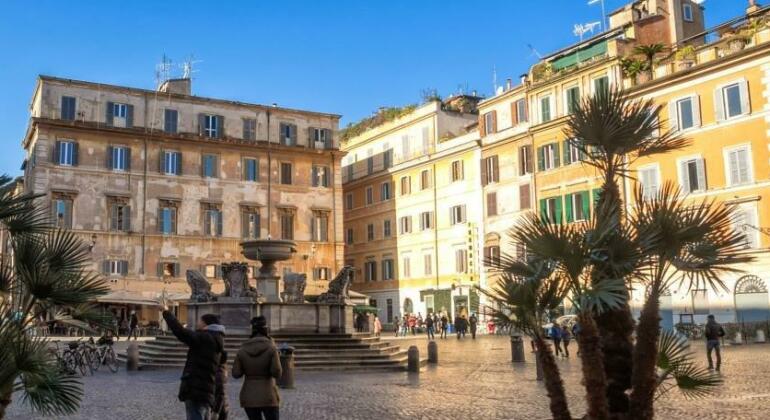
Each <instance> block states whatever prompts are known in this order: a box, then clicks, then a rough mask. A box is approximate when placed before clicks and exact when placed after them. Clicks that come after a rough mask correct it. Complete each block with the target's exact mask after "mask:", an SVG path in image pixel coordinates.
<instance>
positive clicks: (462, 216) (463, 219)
mask: <svg viewBox="0 0 770 420" xmlns="http://www.w3.org/2000/svg"><path fill="white" fill-rule="evenodd" d="M466 220H468V219H466V217H465V205H464V204H463V205H462V206H460V221H461V222H462V223H465V221H466Z"/></svg>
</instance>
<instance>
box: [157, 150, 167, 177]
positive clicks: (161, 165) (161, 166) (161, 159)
mask: <svg viewBox="0 0 770 420" xmlns="http://www.w3.org/2000/svg"><path fill="white" fill-rule="evenodd" d="M165 163H166V151H165V150H163V149H160V153H159V154H158V172H160V173H161V174H164V173H166V165H165Z"/></svg>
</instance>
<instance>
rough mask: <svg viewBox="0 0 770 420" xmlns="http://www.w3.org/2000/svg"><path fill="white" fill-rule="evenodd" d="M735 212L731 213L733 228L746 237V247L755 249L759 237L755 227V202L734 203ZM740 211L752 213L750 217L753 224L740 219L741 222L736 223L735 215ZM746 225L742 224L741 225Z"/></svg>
mask: <svg viewBox="0 0 770 420" xmlns="http://www.w3.org/2000/svg"><path fill="white" fill-rule="evenodd" d="M734 211H735V213H734V214H733V219H734V220H733V222H732V224H733V230H736V231H738V232H740V233H743V234H744V236H745V237H746V249H757V248H759V247H760V245H761V242H760V237H759V231H758V230H757V229H756V228H757V224H758V223H759V214H758V212H757V202H756V201H752V202H748V203H740V204H735V209H734ZM738 212H740V213H752V216H751V217H752V219H753V222H754V224H753V225H752V224H750V223H748V221H745V220H742V222H743V223H740V224H737V223H736V222H738V220H735V219H736V215H737V214H738ZM744 224H745V225H748V226H743V225H744Z"/></svg>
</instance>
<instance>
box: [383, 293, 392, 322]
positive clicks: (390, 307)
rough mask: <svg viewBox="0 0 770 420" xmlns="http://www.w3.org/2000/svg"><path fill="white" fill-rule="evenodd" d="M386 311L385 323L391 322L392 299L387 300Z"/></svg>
mask: <svg viewBox="0 0 770 420" xmlns="http://www.w3.org/2000/svg"><path fill="white" fill-rule="evenodd" d="M386 302H387V307H386V308H387V309H386V311H385V312H387V322H388V323H390V322H393V299H388V300H387V301H386Z"/></svg>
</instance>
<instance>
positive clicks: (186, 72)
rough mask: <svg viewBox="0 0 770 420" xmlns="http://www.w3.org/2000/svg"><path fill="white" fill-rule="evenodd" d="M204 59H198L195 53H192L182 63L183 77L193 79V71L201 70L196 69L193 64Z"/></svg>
mask: <svg viewBox="0 0 770 420" xmlns="http://www.w3.org/2000/svg"><path fill="white" fill-rule="evenodd" d="M202 62H203V60H196V59H195V56H194V55H193V54H190V55H189V56H188V57H187V59H186V60H185V61H184V62H183V63H182V66H181V67H182V79H192V75H193V73H197V72H199V71H200V70H194V69H193V66H194V65H195V64H197V63H202Z"/></svg>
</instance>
